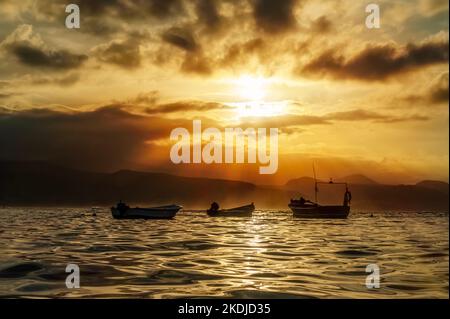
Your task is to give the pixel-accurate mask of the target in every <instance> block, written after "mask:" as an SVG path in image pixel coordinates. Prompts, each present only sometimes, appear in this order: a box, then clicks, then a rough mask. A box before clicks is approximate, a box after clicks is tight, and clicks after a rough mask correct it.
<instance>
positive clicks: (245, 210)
mask: <svg viewBox="0 0 450 319" xmlns="http://www.w3.org/2000/svg"><path fill="white" fill-rule="evenodd" d="M214 204H215V203H213V204H212V205H211V208H210V209H208V210H207V211H206V213H207V214H208V216H210V217H251V216H252V214H253V211H254V210H255V205H254V204H253V203H251V204H250V205H245V206H240V207H235V208H230V209H219V205H214ZM214 206H215V207H214Z"/></svg>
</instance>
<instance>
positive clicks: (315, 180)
mask: <svg viewBox="0 0 450 319" xmlns="http://www.w3.org/2000/svg"><path fill="white" fill-rule="evenodd" d="M313 173H314V202H315V203H316V204H317V191H318V189H317V177H316V168H315V166H314V162H313Z"/></svg>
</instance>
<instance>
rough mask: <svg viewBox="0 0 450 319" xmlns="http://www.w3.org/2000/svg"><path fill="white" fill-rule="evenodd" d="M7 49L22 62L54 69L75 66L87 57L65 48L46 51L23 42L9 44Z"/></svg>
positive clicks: (72, 67)
mask: <svg viewBox="0 0 450 319" xmlns="http://www.w3.org/2000/svg"><path fill="white" fill-rule="evenodd" d="M8 49H9V51H10V52H11V53H12V54H13V55H14V56H16V57H17V58H18V59H19V61H20V62H21V63H23V64H26V65H29V66H33V67H44V68H51V69H55V70H66V69H74V68H77V67H79V66H80V65H81V64H82V63H83V62H84V61H85V60H86V59H87V56H86V55H81V54H73V53H70V52H69V51H67V50H59V51H52V50H49V51H46V50H44V49H42V48H38V47H33V46H31V45H28V44H25V43H23V44H21V43H18V44H11V45H9V46H8Z"/></svg>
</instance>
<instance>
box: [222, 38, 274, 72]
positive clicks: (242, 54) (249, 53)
mask: <svg viewBox="0 0 450 319" xmlns="http://www.w3.org/2000/svg"><path fill="white" fill-rule="evenodd" d="M266 48H267V46H266V43H265V42H264V40H263V39H262V38H255V39H251V40H248V41H246V42H239V43H234V44H231V45H230V46H229V47H228V49H227V51H226V53H225V55H224V57H223V58H222V59H221V61H220V65H221V66H223V67H230V66H233V65H239V64H243V63H246V62H247V61H248V59H249V58H251V57H253V56H255V55H256V56H258V57H260V58H261V59H262V58H263V56H264V53H265V49H266Z"/></svg>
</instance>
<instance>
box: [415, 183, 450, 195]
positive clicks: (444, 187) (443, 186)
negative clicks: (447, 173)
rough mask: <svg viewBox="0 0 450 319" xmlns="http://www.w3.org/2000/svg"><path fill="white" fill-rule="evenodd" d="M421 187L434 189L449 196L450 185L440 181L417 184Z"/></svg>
mask: <svg viewBox="0 0 450 319" xmlns="http://www.w3.org/2000/svg"><path fill="white" fill-rule="evenodd" d="M416 185H417V186H419V187H425V188H429V189H434V190H437V191H440V192H442V193H444V194H447V195H448V186H449V185H448V183H446V182H440V181H422V182H419V183H417V184H416Z"/></svg>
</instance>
